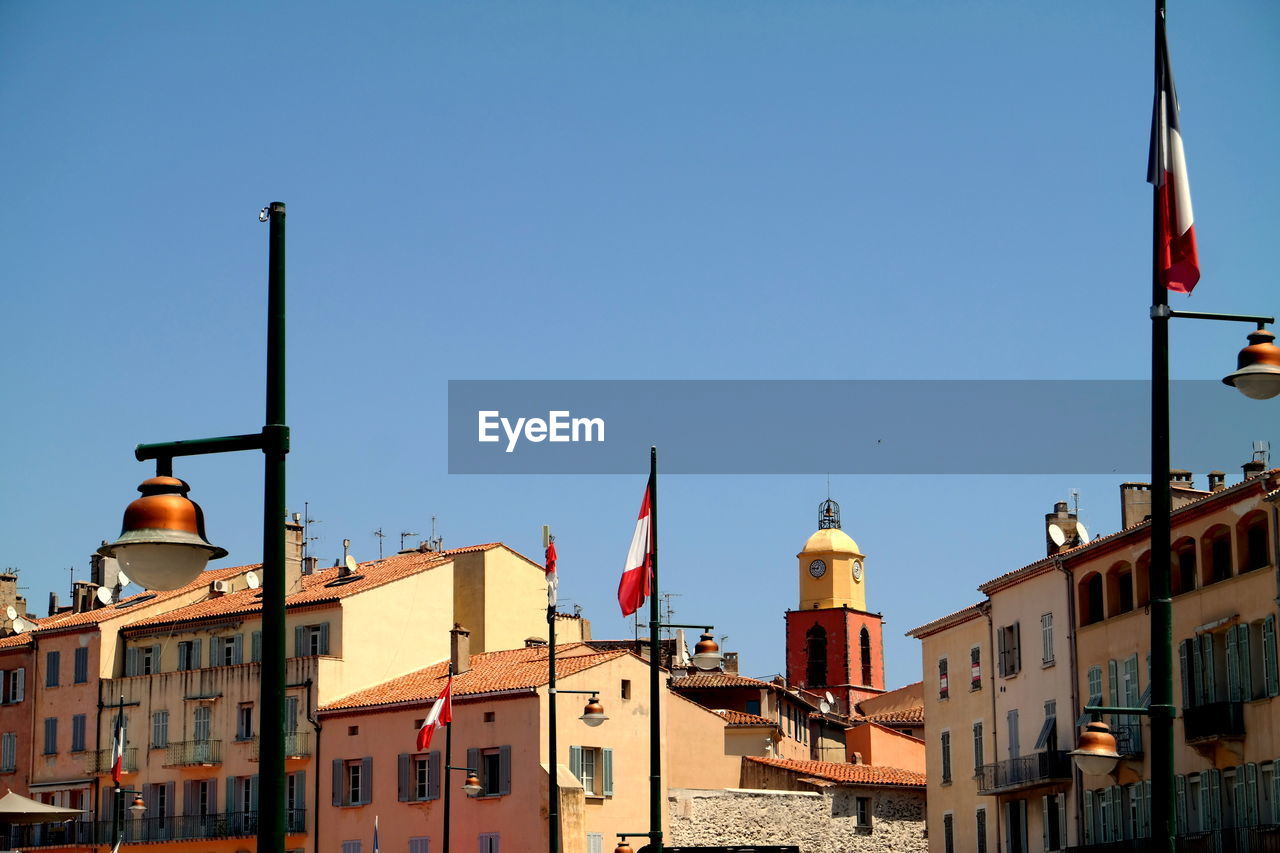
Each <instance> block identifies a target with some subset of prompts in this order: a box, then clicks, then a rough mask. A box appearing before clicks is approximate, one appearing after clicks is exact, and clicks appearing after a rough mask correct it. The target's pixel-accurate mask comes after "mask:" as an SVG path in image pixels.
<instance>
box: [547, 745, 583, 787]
mask: <svg viewBox="0 0 1280 853" xmlns="http://www.w3.org/2000/svg"><path fill="white" fill-rule="evenodd" d="M552 772H553V773H554V772H555V768H554V767H553V768H552ZM569 772H570V773H572V774H573V775H574V778H575V779H577V780H578V781H579V782H581V781H582V747H580V746H570V747H569Z"/></svg>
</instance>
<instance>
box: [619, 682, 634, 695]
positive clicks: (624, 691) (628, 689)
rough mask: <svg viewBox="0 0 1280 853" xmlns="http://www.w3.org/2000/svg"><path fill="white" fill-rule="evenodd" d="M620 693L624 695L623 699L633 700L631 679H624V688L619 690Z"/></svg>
mask: <svg viewBox="0 0 1280 853" xmlns="http://www.w3.org/2000/svg"><path fill="white" fill-rule="evenodd" d="M619 693H620V694H621V695H622V698H623V699H630V698H631V679H630V678H624V679H622V688H621V690H619Z"/></svg>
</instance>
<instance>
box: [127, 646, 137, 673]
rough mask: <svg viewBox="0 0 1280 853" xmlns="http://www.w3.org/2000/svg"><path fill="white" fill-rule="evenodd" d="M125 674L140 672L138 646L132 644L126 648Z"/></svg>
mask: <svg viewBox="0 0 1280 853" xmlns="http://www.w3.org/2000/svg"><path fill="white" fill-rule="evenodd" d="M124 674H125V675H126V676H130V675H137V674H138V649H137V647H136V646H130V647H129V648H127V649H125V650H124Z"/></svg>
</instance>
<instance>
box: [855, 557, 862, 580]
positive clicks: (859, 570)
mask: <svg viewBox="0 0 1280 853" xmlns="http://www.w3.org/2000/svg"><path fill="white" fill-rule="evenodd" d="M853 579H854V580H856V581H860V580H862V561H861V560H854V561H853Z"/></svg>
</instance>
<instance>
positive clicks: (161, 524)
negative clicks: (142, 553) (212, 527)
mask: <svg viewBox="0 0 1280 853" xmlns="http://www.w3.org/2000/svg"><path fill="white" fill-rule="evenodd" d="M190 490H191V487H190V486H189V485H187V484H186V483H185V482H183V481H182V480H179V479H178V478H177V477H152V478H150V479H148V480H143V481H142V484H141V485H140V486H138V491H140V492H142V497H140V498H137V499H135V500H134V501H133V502H132V503H130V504H129V506H127V507H125V511H124V523H123V524H122V525H121V527H120V538H119V539H118V540H117V541H116V542H114V543H112V544H111V545H104V546H103V547H102V548H101V549H99V553H101V554H103V555H104V556H108V557H110V556H113V554H112V553H110V552H111V551H112V549H113V548H114V546H116V545H127V544H133V543H139V544H141V543H149V542H163V543H172V544H182V545H195V546H197V547H201V548H205V549H208V550H209V551H211V552H212V555H211V556H210V558H209V559H211V560H216V559H219V558H220V557H225V556H226V555H227V552H226V550H225V549H223V548H219V547H217V546H216V545H213V544H210V542H209V540H208V537H207V536H206V535H205V532H204V512H202V511H201V509H200V505H199V504H197V503H196V502H195V501H193V500H191V499H190V498H188V497H187V492H189V491H190ZM157 531H162V532H157Z"/></svg>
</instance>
